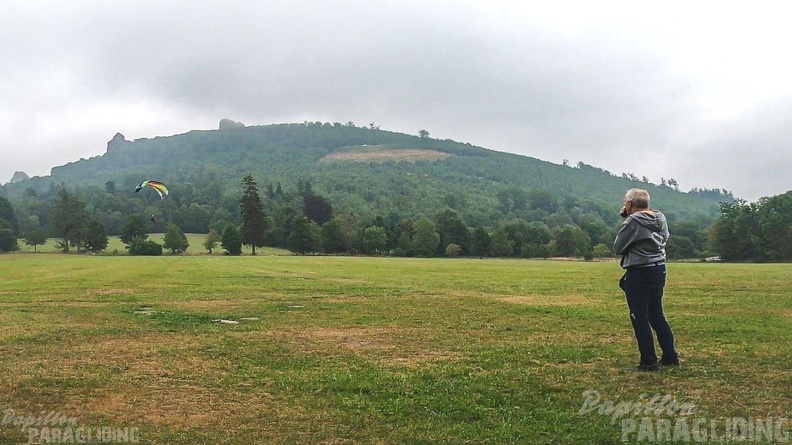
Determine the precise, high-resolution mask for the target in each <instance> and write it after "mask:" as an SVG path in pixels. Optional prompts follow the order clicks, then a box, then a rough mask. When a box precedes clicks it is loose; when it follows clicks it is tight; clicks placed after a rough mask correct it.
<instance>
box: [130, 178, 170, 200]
mask: <svg viewBox="0 0 792 445" xmlns="http://www.w3.org/2000/svg"><path fill="white" fill-rule="evenodd" d="M143 187H151V188H153V189H154V190H156V191H157V193H159V195H160V199H165V197H166V196H168V188H167V187H165V184H163V183H161V182H159V181H150V180H149V181H143V182H141V183H140V185H138V186H137V187H135V193H137V192H139V191H140V190H141V189H142V188H143Z"/></svg>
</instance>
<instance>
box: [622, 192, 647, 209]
mask: <svg viewBox="0 0 792 445" xmlns="http://www.w3.org/2000/svg"><path fill="white" fill-rule="evenodd" d="M624 201H625V202H626V201H632V203H633V206H635V207H636V208H639V209H648V208H649V192H647V191H646V190H644V189H630V190H627V194H626V195H624Z"/></svg>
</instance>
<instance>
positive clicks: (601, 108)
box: [0, 0, 792, 202]
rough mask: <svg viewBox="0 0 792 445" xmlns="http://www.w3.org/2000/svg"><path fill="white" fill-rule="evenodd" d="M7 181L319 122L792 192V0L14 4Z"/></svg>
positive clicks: (3, 119)
mask: <svg viewBox="0 0 792 445" xmlns="http://www.w3.org/2000/svg"><path fill="white" fill-rule="evenodd" d="M0 7H2V13H0V61H1V62H2V68H1V69H0V182H3V183H4V182H7V181H8V180H9V179H10V178H11V176H12V175H13V173H14V171H16V170H21V171H24V172H26V173H27V174H29V175H30V176H35V175H38V176H43V175H48V174H49V171H50V169H51V168H52V167H54V166H58V165H63V164H65V163H67V162H71V161H75V160H78V159H80V158H89V157H92V156H96V155H100V154H102V153H104V151H105V149H106V145H107V141H108V140H110V139H111V138H112V137H113V135H114V134H115V133H116V132H121V133H122V134H124V135H125V136H126V138H127V139H128V140H134V139H139V138H153V137H156V136H169V135H173V134H180V133H185V132H187V131H190V130H194V129H201V130H205V129H216V128H217V126H218V123H219V121H220V119H222V118H230V119H233V120H236V121H240V122H243V123H244V124H246V125H248V126H250V125H267V124H274V123H287V122H303V121H305V120H308V121H322V122H342V123H345V122H348V121H353V122H354V123H355V124H356V125H358V126H362V125H368V124H369V123H372V122H373V123H375V125H377V126H380V127H381V128H382V129H384V130H391V131H398V132H404V133H408V134H417V133H418V131H419V130H422V129H425V130H427V131H429V133H430V135H431V137H436V138H441V139H445V138H448V139H453V140H456V141H460V142H470V143H472V144H474V145H479V146H482V147H485V148H489V149H492V150H497V151H503V152H510V153H517V154H522V155H526V156H531V157H535V158H539V159H542V160H546V161H550V162H554V163H559V164H560V163H561V162H562V161H563V160H564V159H566V160H569V161H570V163H572V164H576V163H577V162H579V161H582V162H585V163H586V164H591V165H594V166H597V167H601V168H604V169H606V170H609V171H611V172H613V173H617V174H621V173H622V172H630V173H634V174H635V175H637V176H639V177H641V176H647V177H648V178H649V180H650V181H651V182H654V183H659V182H660V180H661V178H666V179H668V178H674V179H676V180H677V181H678V182H679V184H680V187H681V189H682V190H683V191H688V190H690V189H691V188H693V187H707V188H723V189H727V190H729V191H732V192H733V193H734V195H735V196H736V197H739V198H743V199H747V200H748V201H752V202H753V201H756V200H757V199H758V198H760V197H762V196H772V195H777V194H781V193H784V192H786V191H788V190H790V189H792V181H790V179H789V178H790V176H791V175H790V170H792V150H791V149H790V143H789V141H790V135H792V133H791V132H792V125H791V124H792V57H789V43H790V42H792V27H790V26H789V23H788V20H789V17H790V16H791V15H790V13H792V4H790V6H786V2H777V1H772V2H764V1H752V2H746V1H740V2H728V1H717V2H715V1H712V2H710V1H679V2H677V1H666V2H636V1H623V2H615V1H597V2H592V1H558V0H554V1H546V0H542V1H535V2H533V1H497V0H484V1H465V0H449V1H446V0H438V1H432V0H423V1H413V0H398V1H389V0H346V1H331V0H328V1H308V0H303V1H300V0H289V1H277V2H276V1H250V0H248V1H236V0H223V1H207V0H201V1H199V2H196V1H168V0H155V1H144V0H130V1H126V0H117V1H80V0H76V1H69V2H65V1H61V0H53V1H37V0H20V1H16V0H0Z"/></svg>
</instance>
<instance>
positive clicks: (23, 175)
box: [8, 172, 30, 184]
mask: <svg viewBox="0 0 792 445" xmlns="http://www.w3.org/2000/svg"><path fill="white" fill-rule="evenodd" d="M25 179H30V176H28V175H27V173H25V172H14V176H12V177H11V180H10V181H8V183H9V184H13V183H15V182H20V181H24V180H25Z"/></svg>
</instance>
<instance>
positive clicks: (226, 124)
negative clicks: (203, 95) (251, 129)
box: [220, 119, 245, 130]
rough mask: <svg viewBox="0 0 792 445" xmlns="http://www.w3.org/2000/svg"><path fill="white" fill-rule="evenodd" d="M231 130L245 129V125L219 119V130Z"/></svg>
mask: <svg viewBox="0 0 792 445" xmlns="http://www.w3.org/2000/svg"><path fill="white" fill-rule="evenodd" d="M232 128H245V124H243V123H242V122H236V121H232V120H231V119H221V120H220V129H221V130H229V129H232Z"/></svg>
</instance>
